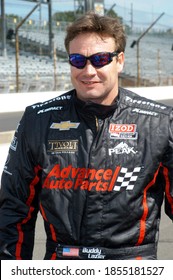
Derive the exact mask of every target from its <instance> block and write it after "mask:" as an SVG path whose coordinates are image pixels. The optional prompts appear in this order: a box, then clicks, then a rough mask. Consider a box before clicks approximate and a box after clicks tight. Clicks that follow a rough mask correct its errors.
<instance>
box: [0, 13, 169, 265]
mask: <svg viewBox="0 0 173 280" xmlns="http://www.w3.org/2000/svg"><path fill="white" fill-rule="evenodd" d="M125 44H126V39H125V34H124V31H123V27H122V26H121V24H120V23H119V22H118V21H117V20H116V19H113V18H109V17H104V16H99V15H96V14H94V13H88V14H86V15H85V16H83V17H82V18H80V19H78V20H77V21H76V22H74V23H73V24H72V25H70V26H69V27H68V29H67V36H66V38H65V46H66V49H67V52H68V54H69V62H70V64H71V79H72V83H73V86H74V90H71V91H70V92H67V93H66V94H64V95H61V96H59V97H57V98H54V99H53V100H49V101H47V102H44V103H38V104H35V105H33V106H29V107H27V108H26V111H25V113H24V115H23V117H22V120H21V121H20V124H19V126H18V128H17V130H16V132H15V136H14V139H13V141H12V143H11V146H10V150H9V157H8V159H7V162H6V164H5V167H4V172H3V175H2V184H1V185H2V188H1V194H0V205H1V210H0V240H1V246H0V249H1V258H2V259H31V258H32V251H33V246H34V230H35V222H36V217H37V213H38V211H40V212H41V214H42V217H43V219H44V224H45V230H46V234H47V244H46V255H45V259H103V260H106V259H120V260H123V259H156V258H157V243H158V232H159V222H160V211H161V205H162V202H163V198H164V196H165V211H166V214H167V215H168V216H169V217H170V218H171V219H173V110H172V108H171V107H168V106H165V105H162V104H159V103H156V102H154V101H151V100H148V99H145V98H142V97H140V96H138V95H136V94H135V93H133V92H130V91H128V90H126V89H122V88H119V87H118V75H119V73H120V72H121V71H122V69H123V65H124V50H125Z"/></svg>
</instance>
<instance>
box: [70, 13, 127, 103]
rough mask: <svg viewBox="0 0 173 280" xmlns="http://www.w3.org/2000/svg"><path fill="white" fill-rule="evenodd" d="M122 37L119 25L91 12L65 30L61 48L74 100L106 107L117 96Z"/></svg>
mask: <svg viewBox="0 0 173 280" xmlns="http://www.w3.org/2000/svg"><path fill="white" fill-rule="evenodd" d="M125 45H126V37H125V34H124V30H123V27H122V25H121V24H120V22H119V21H118V20H117V19H115V18H111V17H107V16H99V15H97V14H95V13H93V12H90V13H87V14H86V15H84V16H82V17H81V18H79V19H77V20H76V21H75V22H74V23H72V24H71V25H70V26H68V28H67V35H66V38H65V47H66V50H67V52H68V54H69V62H70V64H71V79H72V83H73V86H74V88H75V89H76V92H77V96H78V98H80V99H82V100H86V101H87V100H90V101H93V102H95V103H99V104H105V105H110V104H112V103H113V102H114V99H115V97H116V96H117V94H118V74H119V73H120V72H121V71H122V69H123V65H124V50H125Z"/></svg>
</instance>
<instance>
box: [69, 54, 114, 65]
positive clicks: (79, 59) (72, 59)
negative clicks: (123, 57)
mask: <svg viewBox="0 0 173 280" xmlns="http://www.w3.org/2000/svg"><path fill="white" fill-rule="evenodd" d="M114 56H118V52H98V53H95V54H92V55H90V56H84V55H82V54H79V53H72V54H70V55H69V63H70V64H71V65H72V66H74V67H76V68H78V69H83V68H84V67H85V66H86V64H87V60H89V61H90V62H91V64H92V65H93V66H94V67H95V68H101V67H103V66H105V65H108V64H109V63H111V62H112V58H113V57H114Z"/></svg>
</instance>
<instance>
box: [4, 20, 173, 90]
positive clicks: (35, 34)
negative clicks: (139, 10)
mask: <svg viewBox="0 0 173 280" xmlns="http://www.w3.org/2000/svg"><path fill="white" fill-rule="evenodd" d="M66 25H67V23H65V22H60V23H59V25H57V23H55V22H54V23H53V25H52V26H53V29H52V32H53V44H54V48H53V49H54V52H53V53H52V55H51V56H50V47H49V30H48V26H46V25H45V24H44V22H42V23H40V22H35V23H34V24H32V25H29V24H28V23H26V24H24V25H23V26H22V28H20V29H19V43H20V44H19V90H18V91H19V92H27V91H51V90H68V89H70V88H72V85H71V80H70V67H69V64H68V58H67V54H66V52H65V48H64V36H65V28H66ZM7 27H8V31H9V30H12V29H13V30H15V28H14V27H15V26H14V22H8V24H7ZM7 34H8V33H7ZM138 36H139V34H137V33H136V34H129V35H128V36H127V47H126V52H125V56H126V60H125V67H124V71H123V73H122V74H121V75H120V85H121V86H130V87H131V86H135V85H136V76H137V75H136V72H137V69H136V49H135V48H133V49H132V48H131V47H130V45H131V43H132V42H133V40H136V39H137V38H138ZM163 36H164V35H163V34H161V35H160V36H159V35H157V36H152V35H151V34H149V35H148V36H145V38H144V39H143V40H142V42H141V43H140V73H141V81H140V85H141V86H153V85H172V84H173V70H172V66H171V64H170V63H167V57H168V55H169V60H170V61H172V59H173V57H172V56H173V52H172V50H171V45H172V37H165V39H164V40H163ZM162 49H164V52H162V51H160V50H162ZM15 52H16V50H15V36H11V37H9V38H7V56H6V57H2V56H0V63H1V67H0V93H9V92H16V55H15Z"/></svg>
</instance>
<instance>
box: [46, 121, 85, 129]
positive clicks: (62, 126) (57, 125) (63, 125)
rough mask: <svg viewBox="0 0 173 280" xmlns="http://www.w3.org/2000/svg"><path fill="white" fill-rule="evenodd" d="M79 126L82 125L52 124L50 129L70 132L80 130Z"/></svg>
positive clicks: (70, 123) (71, 123)
mask: <svg viewBox="0 0 173 280" xmlns="http://www.w3.org/2000/svg"><path fill="white" fill-rule="evenodd" d="M79 124H80V123H74V122H70V121H66V122H60V123H52V124H51V126H50V128H53V129H59V130H69V129H70V128H78V126H79Z"/></svg>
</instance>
